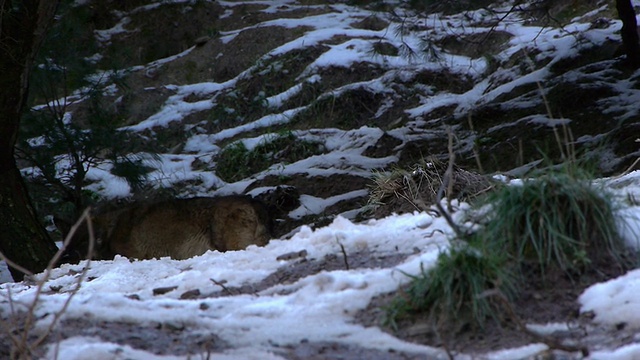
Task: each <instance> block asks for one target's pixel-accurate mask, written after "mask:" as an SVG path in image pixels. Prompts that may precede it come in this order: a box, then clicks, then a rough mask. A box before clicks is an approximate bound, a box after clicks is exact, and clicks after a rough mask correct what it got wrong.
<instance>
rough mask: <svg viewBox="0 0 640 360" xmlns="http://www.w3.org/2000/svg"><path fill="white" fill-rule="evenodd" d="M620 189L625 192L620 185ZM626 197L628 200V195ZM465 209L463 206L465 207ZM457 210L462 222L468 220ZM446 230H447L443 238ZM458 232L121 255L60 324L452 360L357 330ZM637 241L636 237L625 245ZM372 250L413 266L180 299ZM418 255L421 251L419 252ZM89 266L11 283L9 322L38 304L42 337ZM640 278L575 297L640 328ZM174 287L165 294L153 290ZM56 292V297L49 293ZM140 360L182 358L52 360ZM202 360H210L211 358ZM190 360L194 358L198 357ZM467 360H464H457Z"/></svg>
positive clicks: (339, 231)
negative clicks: (120, 325) (139, 327)
mask: <svg viewBox="0 0 640 360" xmlns="http://www.w3.org/2000/svg"><path fill="white" fill-rule="evenodd" d="M608 182H609V183H611V184H618V185H616V186H614V188H615V192H616V193H618V194H619V195H621V197H620V198H621V199H624V198H627V196H629V195H630V196H637V195H640V172H639V171H636V172H633V173H631V174H628V175H627V176H625V177H623V178H619V179H615V180H608ZM620 184H623V185H624V187H620ZM623 195H624V196H623ZM458 207H459V208H465V207H466V206H465V204H458ZM622 211H623V218H624V219H625V224H622V223H621V226H624V228H625V229H626V230H625V231H626V234H628V235H629V236H633V235H634V233H636V232H635V231H630V230H629V229H638V228H640V222H639V221H638V219H639V218H640V207H638V206H631V205H625V206H624V207H623V209H622ZM460 213H461V212H456V213H454V215H455V214H460ZM436 230H439V231H436ZM451 233H452V231H451V229H450V228H449V226H448V225H447V223H446V221H445V220H444V219H443V218H442V217H433V216H431V215H429V214H427V213H414V214H404V215H392V216H389V217H387V218H384V219H379V220H372V221H369V222H368V223H365V224H354V223H352V222H351V221H349V220H347V219H345V218H342V217H338V218H337V219H336V220H335V221H334V222H333V223H332V224H330V225H328V226H326V227H323V228H319V229H316V230H314V231H312V230H311V229H310V228H308V227H303V228H302V229H300V231H299V232H298V233H296V234H295V235H294V236H293V237H292V238H291V239H289V240H272V241H271V242H270V243H269V244H268V245H267V246H266V247H262V248H260V247H255V246H251V247H249V248H248V249H246V250H244V251H233V252H226V253H220V252H208V253H206V254H204V255H202V256H198V257H195V258H192V259H188V260H182V261H177V260H171V259H169V258H163V259H158V260H144V261H133V262H131V261H129V260H128V259H126V258H123V257H120V256H117V257H116V258H115V259H114V260H113V261H94V262H91V264H90V267H89V269H88V271H87V273H86V276H87V278H89V279H91V280H90V281H88V280H85V281H84V282H83V283H82V284H81V287H80V289H79V290H78V291H77V292H76V294H75V296H74V297H73V298H72V300H71V301H70V304H69V305H68V307H67V308H66V310H64V312H63V315H62V319H72V318H84V319H89V320H91V321H100V320H105V321H111V322H129V323H131V322H133V323H139V324H149V323H160V324H173V326H178V327H184V329H185V330H183V331H192V332H194V333H203V332H209V333H212V334H216V335H217V336H219V337H220V338H222V339H223V340H224V341H225V342H227V343H228V344H230V345H231V346H232V347H233V349H234V350H233V351H228V352H227V353H225V354H218V355H213V356H212V357H211V358H212V359H249V358H252V359H269V358H271V359H277V358H279V357H278V356H276V355H275V354H273V353H271V352H270V349H271V350H273V349H272V348H271V346H272V344H274V343H276V344H279V345H286V344H296V343H300V341H303V340H305V339H306V340H308V341H310V342H316V341H334V342H340V343H348V344H357V345H359V346H362V347H364V348H374V349H381V350H385V351H386V350H388V349H395V350H398V351H404V352H409V353H418V354H425V356H427V355H428V356H430V357H434V358H446V355H445V354H444V352H443V351H442V350H440V349H436V348H432V347H428V346H422V345H417V344H412V343H408V342H404V341H402V340H399V339H397V338H395V337H393V336H391V335H389V334H388V333H385V332H382V331H381V330H380V329H378V328H376V327H369V328H365V327H363V326H360V325H358V324H354V323H353V321H352V320H353V316H354V314H356V313H357V312H358V311H359V310H361V309H364V308H365V307H367V305H368V304H369V302H370V300H371V299H372V298H373V297H375V296H377V295H380V294H384V293H388V292H391V291H394V290H396V289H397V288H398V287H399V286H400V285H401V284H403V283H406V282H407V281H408V280H409V278H408V277H407V276H405V275H403V273H408V274H417V273H419V272H420V268H421V266H424V267H425V268H429V267H431V266H432V265H433V264H434V261H435V259H436V258H437V255H438V253H439V252H440V251H442V250H443V249H446V247H447V246H448V239H449V237H450V236H451ZM627 240H628V241H629V242H630V243H634V242H637V238H635V237H630V238H628V239H627ZM341 247H344V251H345V252H346V254H353V253H358V252H371V253H374V254H376V255H385V254H387V255H388V254H407V258H406V260H404V261H403V262H401V263H400V264H398V265H397V266H395V267H393V268H383V269H375V268H374V269H351V270H335V271H322V272H320V273H317V274H314V275H311V276H307V277H303V278H301V279H299V280H297V281H295V282H293V283H291V284H285V285H276V286H273V287H270V288H267V289H265V290H262V291H257V292H255V293H253V294H242V295H228V296H223V297H217V298H206V297H204V298H200V299H191V300H189V299H181V298H180V297H181V295H182V294H184V293H186V292H188V291H194V290H198V291H199V292H200V293H201V294H207V293H213V292H215V291H218V290H221V288H220V286H219V285H218V284H221V283H224V286H226V287H228V288H239V287H241V286H243V285H251V284H257V283H259V282H260V281H261V280H263V279H264V278H265V277H267V276H268V275H270V274H272V273H273V272H274V271H276V270H277V269H278V268H279V267H281V266H283V265H286V264H287V262H289V261H299V260H300V259H299V258H295V257H294V258H293V259H291V260H278V257H280V256H281V255H285V254H289V253H297V252H299V251H301V250H306V252H307V254H306V258H307V259H309V260H312V259H322V258H323V257H324V256H326V255H329V254H342V251H343V250H342V248H341ZM415 249H418V252H417V253H416V250H415ZM85 265H86V263H81V264H78V265H63V266H61V267H60V268H58V269H54V270H53V271H52V272H51V273H50V274H48V275H45V274H39V275H37V276H36V280H37V281H45V283H44V287H43V289H44V292H42V293H40V294H39V295H38V296H37V295H36V294H37V287H36V286H35V285H33V284H32V283H31V284H25V283H6V284H4V285H2V287H0V296H1V298H0V306H1V308H2V311H3V313H5V314H6V313H7V311H9V309H10V306H12V307H13V309H14V310H13V311H17V310H23V309H26V308H27V307H28V306H30V304H31V303H33V302H34V301H36V302H37V305H36V306H35V310H34V311H35V318H36V319H38V320H37V327H38V328H39V329H43V328H45V327H46V326H48V324H49V323H50V322H51V321H52V319H53V318H54V314H56V313H58V312H60V311H61V309H62V307H63V306H64V304H65V302H66V301H67V299H68V298H69V297H70V293H71V292H73V289H75V288H76V286H77V281H78V280H77V279H78V274H79V273H80V272H81V271H82V269H83V268H84V267H85ZM639 287H640V270H634V271H631V272H629V273H627V274H626V275H624V276H621V277H619V278H617V279H613V280H611V281H608V282H606V283H601V284H595V285H593V286H591V287H590V288H588V289H587V290H586V291H585V292H584V293H583V294H582V295H581V296H580V298H579V299H577V300H579V302H580V303H581V304H582V308H581V310H582V311H592V312H594V314H595V321H596V322H598V323H601V324H603V325H606V326H612V327H613V326H616V324H618V323H620V322H625V323H626V324H627V326H629V327H632V328H638V329H640V300H638V299H637V296H636V295H637V290H638V288H639ZM158 288H173V290H170V291H168V292H167V293H163V294H154V289H158ZM51 289H55V290H56V291H55V292H52V291H50V290H51ZM544 348H545V345H542V344H531V345H529V346H526V347H522V348H518V349H504V350H503V351H500V352H495V353H492V354H486V357H487V358H490V359H521V358H526V357H527V356H532V355H534V354H536V353H539V352H540V351H542V350H544ZM116 349H117V353H118V354H119V355H118V356H120V357H118V358H122V359H124V358H132V359H174V358H175V359H178V358H186V357H168V356H156V355H153V354H151V353H147V352H144V351H142V350H139V349H133V348H130V347H128V346H123V345H119V344H112V343H107V342H104V341H101V340H99V339H97V338H87V337H71V338H68V339H64V340H62V341H61V342H60V343H59V344H55V345H51V346H50V348H49V349H48V355H47V358H50V359H53V358H56V357H57V358H58V359H78V360H79V359H103V358H105V359H106V358H109V356H113V354H114V352H115V351H116ZM203 356H204V355H203ZM638 357H640V343H638V344H633V345H628V346H625V347H624V348H620V349H608V350H599V351H597V352H594V353H593V354H592V355H591V357H590V358H592V359H637V358H638ZM192 358H193V357H192ZM460 358H465V356H461V357H460Z"/></svg>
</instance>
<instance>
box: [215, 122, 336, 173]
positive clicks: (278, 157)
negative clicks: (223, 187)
mask: <svg viewBox="0 0 640 360" xmlns="http://www.w3.org/2000/svg"><path fill="white" fill-rule="evenodd" d="M323 151H324V146H323V145H322V144H321V143H319V142H314V141H307V140H301V139H298V138H297V137H296V136H295V135H294V134H293V133H292V132H290V131H288V132H284V133H281V134H275V135H273V136H271V137H266V138H265V140H263V142H262V143H260V144H258V145H257V146H256V147H255V148H253V149H252V150H249V149H247V147H246V146H245V145H244V143H242V142H236V143H233V144H231V145H229V146H227V147H226V148H224V149H223V150H222V151H221V152H220V155H219V156H218V162H217V165H216V173H217V174H218V176H220V178H221V179H223V180H224V181H227V182H234V181H238V180H242V179H244V178H246V177H248V176H250V175H253V174H256V173H258V172H260V171H263V170H266V169H268V168H269V166H271V165H273V164H276V163H278V162H282V163H292V162H296V161H298V160H302V159H305V158H308V157H310V156H313V155H317V154H320V153H322V152H323Z"/></svg>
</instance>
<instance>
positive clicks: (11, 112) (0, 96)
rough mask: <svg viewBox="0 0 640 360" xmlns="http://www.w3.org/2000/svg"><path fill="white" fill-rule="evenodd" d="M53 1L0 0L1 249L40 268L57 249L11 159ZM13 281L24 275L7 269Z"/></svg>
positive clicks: (31, 267)
mask: <svg viewBox="0 0 640 360" xmlns="http://www.w3.org/2000/svg"><path fill="white" fill-rule="evenodd" d="M58 2H59V1H58V0H22V1H11V0H0V251H2V253H3V254H4V255H5V256H6V257H7V258H9V259H10V260H12V261H13V262H15V263H16V264H18V265H20V266H22V267H23V268H25V269H27V270H29V271H31V272H40V271H42V270H44V269H45V268H46V267H47V264H48V263H49V260H50V259H51V258H52V257H53V255H54V254H55V251H56V246H55V244H54V243H53V241H52V240H51V239H50V238H49V236H48V235H47V233H46V231H45V230H44V229H43V227H42V224H40V222H39V221H38V218H37V216H36V213H35V211H34V209H33V206H32V205H31V202H30V201H29V197H28V196H27V191H26V188H25V186H24V183H23V181H22V178H21V175H20V171H19V170H18V167H17V165H16V161H15V157H14V147H15V144H16V138H17V136H18V128H19V125H20V116H21V115H22V112H23V110H24V107H25V105H26V100H27V96H28V89H29V75H30V72H31V67H32V66H33V61H34V58H35V55H36V53H37V51H38V48H39V47H40V44H41V42H42V40H43V38H44V36H45V32H46V30H47V27H48V25H49V24H50V22H51V20H52V19H53V15H54V14H55V11H56V8H57V5H58ZM11 275H12V276H13V278H14V279H15V280H21V279H22V278H23V276H24V274H23V273H21V272H20V271H18V270H17V269H13V268H11Z"/></svg>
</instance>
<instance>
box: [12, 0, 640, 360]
mask: <svg viewBox="0 0 640 360" xmlns="http://www.w3.org/2000/svg"><path fill="white" fill-rule="evenodd" d="M464 3H465V4H467V2H464ZM539 3H540V2H538V1H531V2H526V3H523V4H520V3H519V2H515V1H504V2H499V1H496V2H491V1H487V2H483V5H486V6H477V5H476V6H472V4H471V2H470V3H469V6H466V7H464V6H463V7H464V8H463V9H460V8H456V6H454V5H452V4H448V3H447V4H448V5H451V6H450V7H449V6H445V5H442V6H439V5H438V4H435V5H434V4H430V5H428V6H426V7H425V9H419V8H415V7H411V6H409V4H408V3H406V2H400V1H352V2H346V1H302V0H299V1H296V0H273V1H205V0H200V1H178V0H175V1H150V0H149V1H143V0H139V1H132V2H127V3H124V2H122V3H120V2H110V1H98V0H89V1H76V2H75V3H74V4H73V6H70V7H69V9H68V12H67V13H65V14H66V16H78V17H80V16H86V17H87V18H90V19H91V22H90V23H87V24H89V25H87V26H88V27H89V28H90V30H91V31H90V35H91V41H94V42H95V44H93V45H92V46H94V47H91V46H86V47H85V48H84V49H83V51H86V52H87V53H80V54H79V55H78V57H79V58H83V59H85V60H86V61H87V62H89V63H91V64H92V66H93V67H94V68H93V70H95V71H93V72H91V73H90V74H88V75H87V78H88V79H90V80H92V81H91V84H92V85H88V86H84V87H80V88H78V89H75V90H74V91H73V92H72V93H70V94H68V96H65V97H63V98H61V99H58V100H57V101H56V102H55V104H57V105H56V106H58V107H59V108H60V109H62V113H63V117H64V119H65V122H66V123H68V124H70V123H77V124H79V126H82V125H83V124H87V123H91V114H94V113H93V112H92V108H91V106H93V104H94V103H93V102H92V101H93V99H94V96H95V90H96V89H99V94H100V98H99V102H100V103H101V104H102V106H103V107H104V109H102V110H105V109H106V110H108V112H107V113H108V115H109V116H108V118H109V120H110V121H113V122H114V123H115V125H117V128H118V131H119V132H121V133H125V134H127V136H128V142H127V143H126V146H123V147H122V148H121V149H109V148H106V149H101V151H96V155H95V156H94V157H93V158H91V159H90V161H88V162H87V164H86V170H87V174H86V178H85V179H84V181H85V186H84V190H85V191H86V193H88V194H90V198H91V199H92V201H95V202H97V203H98V204H99V205H103V204H109V205H112V206H120V205H121V204H122V202H124V203H126V202H128V201H133V200H140V199H157V198H163V197H166V196H167V194H169V196H176V197H193V196H217V195H227V194H235V193H246V194H250V195H253V196H256V197H262V198H263V199H265V200H268V199H270V198H269V196H270V195H269V194H273V193H276V190H277V189H282V188H283V187H284V188H285V189H289V190H290V191H291V192H290V193H288V195H287V196H288V197H287V198H286V200H287V201H284V200H282V199H277V200H278V201H277V202H278V203H279V204H281V203H284V202H286V203H287V206H282V207H281V208H279V212H278V213H277V214H274V215H276V217H277V220H278V222H277V226H276V234H275V235H276V239H274V240H272V241H271V242H270V243H269V245H267V246H266V247H263V248H259V247H250V248H248V249H247V250H244V251H233V252H227V253H219V252H209V253H207V254H204V255H202V256H199V257H195V258H192V259H188V260H183V261H176V260H171V259H168V258H165V259H159V260H146V261H129V260H128V259H126V258H123V257H119V256H118V257H116V258H115V259H113V260H105V261H92V262H91V263H90V264H88V263H87V262H83V263H81V264H78V265H63V266H61V267H60V268H58V269H55V270H53V272H52V273H50V274H39V275H37V276H36V278H35V279H30V280H26V281H25V282H22V283H5V284H3V285H2V286H0V314H1V315H2V317H3V321H4V322H5V323H6V324H13V323H14V321H17V322H18V324H24V323H21V321H25V319H27V320H26V321H27V323H26V324H24V325H18V327H25V328H29V326H30V325H31V324H35V325H34V329H33V330H31V331H30V332H28V334H29V335H30V337H29V338H28V339H27V340H28V341H27V342H29V343H34V342H37V341H38V340H37V336H39V335H42V334H48V336H47V337H46V339H44V340H43V341H42V344H38V345H37V346H35V347H36V351H35V353H36V355H37V356H41V357H42V358H45V359H54V358H58V359H78V360H80V359H113V358H116V359H174V358H175V359H186V358H199V357H202V358H212V359H338V358H340V359H425V358H429V359H430V358H433V359H441V358H442V359H446V358H448V356H449V355H450V354H448V353H447V350H446V349H445V347H442V346H431V345H425V344H421V343H420V341H414V342H412V341H410V338H411V337H412V336H413V335H406V334H405V335H406V336H399V335H397V334H394V333H393V331H392V330H391V329H389V328H388V327H385V326H382V325H381V324H380V321H381V320H380V318H379V317H380V316H379V315H380V310H379V309H377V308H379V306H378V305H379V304H384V301H385V299H386V298H385V296H389V294H390V293H391V294H395V293H396V292H397V291H398V290H399V289H401V288H402V286H403V285H405V284H407V283H408V282H409V281H410V277H408V276H406V274H418V273H420V271H421V269H424V268H429V267H430V266H432V265H433V264H434V262H435V260H436V258H437V256H438V254H439V252H441V251H443V250H446V249H447V248H448V246H449V241H450V240H451V238H452V236H453V235H454V232H453V230H452V229H451V228H450V226H449V225H448V224H447V222H446V221H445V219H444V218H443V217H440V216H438V215H437V212H436V211H434V209H433V207H432V205H433V204H432V203H427V204H426V205H424V204H422V206H418V205H416V202H412V201H411V200H415V199H406V200H407V201H406V204H400V205H399V204H398V201H400V202H403V201H404V199H400V200H397V199H395V200H392V199H390V197H387V198H382V199H378V200H380V203H381V204H375V203H370V202H369V200H370V196H371V194H372V192H373V191H372V189H374V188H375V185H376V183H375V177H376V176H380V174H388V173H391V172H392V171H394V170H397V169H404V170H406V171H411V170H413V169H416V166H417V165H420V164H424V163H425V162H428V161H431V160H434V161H435V160H440V161H445V162H446V161H447V160H448V159H449V157H450V154H449V150H448V139H449V135H451V137H452V138H453V139H455V141H454V142H453V145H452V150H453V152H455V154H456V165H457V166H460V167H461V168H464V169H467V170H469V171H470V172H472V173H473V174H495V173H499V174H506V176H505V178H514V177H516V178H518V177H523V176H525V175H526V174H527V171H529V170H530V169H532V168H535V167H536V166H538V165H539V164H540V162H541V159H542V158H543V157H545V156H546V157H549V158H551V159H554V160H555V159H558V158H560V157H561V156H562V154H560V153H559V150H558V147H557V144H556V137H555V131H557V130H559V129H567V128H568V129H570V134H567V133H565V136H566V137H565V138H563V141H566V142H568V143H570V144H571V145H572V146H575V147H576V148H577V151H578V153H579V154H580V156H581V157H584V158H589V159H592V160H593V162H594V163H595V164H596V167H597V168H598V169H597V172H598V173H599V174H601V175H602V176H603V178H604V177H605V176H608V178H605V179H606V180H604V181H606V182H607V184H609V185H611V188H612V189H613V190H612V191H615V193H616V194H617V195H619V197H618V198H617V201H619V202H620V204H622V206H623V210H622V211H623V212H624V217H623V218H624V219H627V223H626V224H621V229H622V230H623V231H624V232H625V237H626V240H627V241H628V242H629V244H630V245H632V246H636V245H637V244H636V241H637V234H638V233H640V226H639V225H636V222H635V220H636V217H637V216H638V215H637V206H636V205H637V202H636V201H635V200H634V199H635V198H636V196H639V195H638V193H639V192H640V183H639V182H638V178H639V176H640V175H639V174H638V173H637V172H629V173H628V174H626V175H625V176H623V177H620V178H615V175H617V174H621V173H622V172H623V171H624V170H625V169H627V168H628V167H629V166H630V165H631V164H632V163H633V162H634V161H635V160H636V159H637V158H638V156H639V155H640V147H639V145H638V143H637V138H638V135H637V134H638V131H637V130H638V122H637V120H636V119H637V117H638V109H639V106H638V104H639V103H640V102H639V101H638V100H640V93H639V90H638V89H640V86H639V84H638V81H639V79H640V72H638V71H631V70H628V69H626V68H624V67H623V66H621V65H620V58H619V57H617V56H618V55H617V53H616V51H617V47H618V46H619V45H620V39H619V30H620V27H621V23H620V21H619V20H617V19H616V12H615V6H614V5H613V4H612V3H611V2H606V1H584V2H580V3H579V4H577V3H576V2H575V1H569V0H567V1H557V2H554V3H553V4H552V5H551V6H549V7H547V8H544V9H546V10H544V11H543V9H542V8H541V7H539V6H538V5H540V4H539ZM93 51H95V52H93ZM80 55H81V56H80ZM60 104H63V106H60ZM105 104H106V105H105ZM46 108H47V107H45V106H43V105H42V104H40V105H38V106H36V107H35V109H36V110H43V109H46ZM106 110H105V111H106ZM36 130H38V129H36ZM30 135H31V136H33V137H32V138H30V139H29V141H28V143H29V144H30V145H29V146H32V147H33V150H35V151H38V149H41V148H44V147H46V146H47V141H49V140H48V138H47V134H46V133H43V134H37V133H30ZM116 150H119V151H126V152H127V153H126V155H127V156H129V157H130V158H131V159H134V160H135V161H134V162H135V164H137V165H138V166H140V167H141V168H143V169H144V170H145V172H144V176H143V180H142V184H141V185H140V184H138V183H133V182H131V181H130V180H127V179H126V177H125V176H122V174H121V173H119V172H118V169H119V165H120V164H119V163H118V161H120V159H122V155H121V154H120V153H118V152H117V151H116ZM114 154H117V155H114ZM55 171H56V172H57V175H58V176H59V177H60V178H64V177H65V176H67V175H68V174H69V173H73V171H74V170H73V159H72V158H70V157H69V156H68V154H64V153H60V154H56V156H55ZM23 174H25V176H27V177H28V178H30V179H31V180H33V181H34V183H37V180H38V179H40V177H41V176H42V169H40V168H38V167H37V166H35V165H34V164H32V163H28V162H25V165H24V168H23ZM478 176H480V175H478ZM454 195H459V197H461V198H462V199H454V200H453V205H454V206H453V210H454V212H453V215H454V219H458V216H461V215H462V213H463V211H460V210H464V209H466V208H468V207H469V205H468V202H467V201H471V200H472V199H470V198H471V197H473V196H475V195H477V194H475V193H464V192H460V193H459V194H454ZM48 196H49V195H48ZM43 199H46V200H47V201H48V200H49V199H50V198H49V197H43V198H42V199H40V201H41V202H42V203H43V204H42V205H40V207H41V208H42V209H45V211H51V212H54V211H56V210H60V209H63V208H64V207H63V206H62V205H60V203H56V204H54V205H51V204H47V201H43ZM96 199H97V200H96ZM132 199H133V200H132ZM629 199H631V200H629ZM114 204H115V205H114ZM419 205H420V204H419ZM414 210H415V211H414ZM394 213H395V214H394ZM43 215H53V214H48V213H47V214H43ZM47 219H50V217H48V218H47ZM51 225H52V224H49V228H50V229H53V226H51ZM635 229H638V231H635ZM87 265H88V267H87ZM85 270H86V273H85ZM3 274H4V275H5V277H4V281H7V277H6V275H7V274H6V271H5V272H4V273H3ZM637 278H638V274H637V273H636V271H631V272H629V273H628V274H626V275H623V276H621V277H618V278H616V279H613V280H611V281H609V282H604V283H599V284H596V285H593V286H591V287H588V288H587V289H586V290H585V291H584V292H581V290H580V292H578V293H575V289H574V290H573V291H569V290H568V291H567V292H563V291H564V289H553V290H551V292H553V293H554V296H555V295H558V296H561V298H560V300H558V302H561V303H562V304H563V305H567V304H569V305H568V306H570V307H571V306H573V307H576V308H579V310H580V311H579V312H580V314H582V315H580V314H578V315H579V316H578V315H575V314H574V315H575V316H574V318H572V319H571V320H567V316H568V315H567V314H557V315H554V314H553V309H552V308H551V306H550V305H549V304H550V303H553V300H549V298H545V297H544V296H543V295H540V294H533V295H532V299H530V301H529V302H530V303H533V302H535V299H536V297H537V296H540V298H544V299H545V301H548V302H544V304H543V305H541V306H542V307H548V309H547V310H546V311H542V310H541V311H540V312H541V313H544V314H542V315H544V316H545V318H544V321H543V320H542V318H540V319H541V320H540V322H539V323H533V322H531V323H530V324H529V325H530V326H531V327H532V328H535V329H537V331H539V332H541V333H543V334H554V336H556V335H557V334H556V333H554V331H556V332H558V333H560V335H557V336H558V337H560V338H563V339H564V338H568V339H570V340H571V341H580V342H581V343H583V344H585V346H587V347H588V348H589V350H590V355H589V358H591V359H634V358H639V357H640V346H639V345H638V341H639V339H638V336H637V335H636V331H637V329H638V328H639V327H640V318H637V313H638V311H637V304H636V301H635V300H633V294H634V293H633V290H634V289H636V287H637V286H638V284H640V283H639V282H638V279H637ZM78 284H81V286H80V288H79V289H78V290H77V291H76V290H75V288H76V286H77V285H78ZM39 285H41V287H40V286H39ZM587 285H589V284H581V286H583V287H587ZM31 304H34V305H31ZM571 304H573V305H571ZM547 305H549V306H547ZM31 306H32V307H31ZM531 309H536V308H535V306H532V307H531ZM563 310H566V308H563ZM532 311H536V310H532ZM27 314H28V315H27ZM589 316H590V317H591V318H590V319H587V320H585V318H586V317H589ZM578 317H580V321H578V320H577V318H578ZM578 322H580V323H579V324H577V325H576V323H578ZM49 324H53V325H55V326H53V328H52V329H48V326H49ZM621 324H622V325H621ZM578 325H579V326H578ZM576 328H579V329H580V330H581V331H583V333H581V335H576V333H577V332H576ZM405 330H407V329H405ZM409 330H410V331H409V332H411V331H415V332H416V333H417V334H418V335H419V336H423V335H424V333H426V332H429V331H430V330H429V331H427V330H425V329H409ZM500 331H501V330H499V329H498V330H494V329H492V330H487V336H486V339H489V340H487V341H486V342H485V341H484V340H485V339H476V338H472V339H469V338H465V339H464V340H461V341H460V343H461V344H464V345H460V346H461V348H456V350H454V352H455V358H456V359H458V358H460V359H476V358H487V359H521V358H529V357H534V356H545V354H547V355H548V356H550V358H556V357H554V356H558V357H557V358H582V355H581V354H579V353H569V352H561V351H560V352H557V351H556V352H553V351H551V350H549V349H548V346H547V345H545V344H542V343H540V342H536V341H534V340H531V339H528V338H526V337H514V336H511V335H508V334H504V336H503V335H501V333H500ZM49 332H50V334H49ZM414 335H415V334H414ZM0 338H1V339H2V342H3V343H4V344H6V345H5V347H4V348H0V354H5V353H7V352H8V348H7V347H8V346H10V345H9V344H10V343H11V342H10V341H9V338H8V335H6V334H4V335H0ZM576 339H577V340H576ZM491 341H497V342H496V343H491ZM436 343H438V341H437V339H436V340H433V342H432V344H436ZM467 345H468V346H467ZM563 356H564V357H563Z"/></svg>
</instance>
